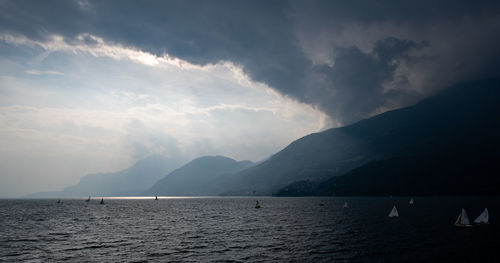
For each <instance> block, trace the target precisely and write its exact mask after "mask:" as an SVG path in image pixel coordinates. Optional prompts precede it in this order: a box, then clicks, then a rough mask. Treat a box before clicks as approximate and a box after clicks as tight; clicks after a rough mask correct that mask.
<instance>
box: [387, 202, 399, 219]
mask: <svg viewBox="0 0 500 263" xmlns="http://www.w3.org/2000/svg"><path fill="white" fill-rule="evenodd" d="M389 217H390V218H395V217H399V213H398V209H396V205H394V206H393V207H392V210H391V212H390V213H389Z"/></svg>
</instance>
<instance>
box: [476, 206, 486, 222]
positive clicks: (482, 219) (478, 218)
mask: <svg viewBox="0 0 500 263" xmlns="http://www.w3.org/2000/svg"><path fill="white" fill-rule="evenodd" d="M489 217H490V216H489V213H488V208H485V209H484V211H483V212H482V213H481V214H480V215H479V216H478V217H477V218H476V220H474V223H476V224H489V223H490V222H489V220H490V219H489Z"/></svg>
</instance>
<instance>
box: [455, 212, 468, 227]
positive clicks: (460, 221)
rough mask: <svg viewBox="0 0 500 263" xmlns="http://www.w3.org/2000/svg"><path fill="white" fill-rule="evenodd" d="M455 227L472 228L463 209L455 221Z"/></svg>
mask: <svg viewBox="0 0 500 263" xmlns="http://www.w3.org/2000/svg"><path fill="white" fill-rule="evenodd" d="M455 226H470V222H469V217H468V216H467V213H466V212H465V209H463V208H462V212H461V213H460V215H458V218H457V221H455Z"/></svg>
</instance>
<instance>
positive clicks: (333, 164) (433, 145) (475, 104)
mask: <svg viewBox="0 0 500 263" xmlns="http://www.w3.org/2000/svg"><path fill="white" fill-rule="evenodd" d="M499 105H500V81H499V80H483V81H477V82H469V83H463V84H460V85H456V86H454V87H451V88H448V89H447V90H445V91H444V92H442V93H440V94H438V95H436V96H433V97H431V98H429V99H426V100H424V101H422V102H420V103H418V104H416V105H414V106H412V107H408V108H403V109H398V110H393V111H389V112H386V113H383V114H380V115H377V116H375V117H372V118H369V119H366V120H362V121H360V122H358V123H355V124H352V125H349V126H346V127H342V128H335V129H330V130H327V131H325V132H322V133H317V134H311V135H308V136H306V137H303V138H301V139H299V140H297V141H295V142H293V143H292V144H290V145H289V146H288V147H287V148H285V149H284V150H283V151H281V152H279V153H277V154H276V155H274V156H273V157H272V158H270V159H269V160H268V161H266V162H264V163H262V164H260V165H258V166H255V167H252V168H251V169H247V170H244V171H242V172H240V173H239V174H238V176H237V177H235V180H233V189H237V190H236V191H235V193H237V192H241V193H245V192H248V191H249V190H251V189H256V190H258V191H261V192H264V193H266V194H270V193H271V192H273V191H276V190H278V189H279V188H281V187H284V186H286V185H287V184H290V183H292V182H294V181H300V180H310V181H311V182H315V181H318V180H320V179H321V178H327V177H332V176H335V175H339V174H344V173H346V172H348V171H350V170H352V169H353V168H357V167H360V166H363V165H365V164H368V163H371V162H375V161H380V160H385V159H391V158H397V157H401V156H421V155H426V154H428V153H429V154H430V153H438V152H439V153H441V154H446V153H448V152H450V151H453V150H452V149H453V147H458V148H460V149H462V148H463V149H474V147H479V146H484V145H485V144H489V143H490V141H491V142H493V143H495V147H497V146H498V144H497V141H498V139H497V137H498V134H499V132H500V129H499V127H500V125H499V119H500V118H499V117H498V116H499V115H498V114H499V113H500V110H499ZM460 145H467V146H466V147H465V146H464V147H465V148H464V147H461V146H460ZM238 187H239V188H238Z"/></svg>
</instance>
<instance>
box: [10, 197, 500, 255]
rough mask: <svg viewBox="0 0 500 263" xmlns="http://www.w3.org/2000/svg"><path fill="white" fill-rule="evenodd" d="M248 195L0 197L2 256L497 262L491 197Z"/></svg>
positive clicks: (497, 202)
mask: <svg viewBox="0 0 500 263" xmlns="http://www.w3.org/2000/svg"><path fill="white" fill-rule="evenodd" d="M256 199H257V198H180V199H169V198H160V200H158V201H154V200H152V199H105V204H103V205H100V204H99V200H92V201H91V202H85V200H79V199H63V200H61V203H57V200H50V199H45V200H0V261H2V262H16V261H25V262H52V261H73V262H220V261H235V262H270V261H276V262H430V261H433V262H436V261H437V262H452V261H453V262H500V255H499V254H498V253H497V251H500V250H499V249H500V241H499V240H500V228H499V226H498V224H500V220H497V219H498V217H500V212H499V211H500V199H499V198H471V197H467V198H465V197H461V198H456V197H454V198H452V197H441V198H418V197H417V198H415V205H413V206H410V205H408V198H392V199H391V198H388V197H387V198H272V197H267V198H266V197H259V198H258V199H259V201H260V203H261V206H262V208H260V209H255V208H254V205H255V200H256ZM344 201H347V202H348V204H349V206H350V207H349V208H348V209H343V208H342V204H343V203H344ZM320 204H324V205H322V206H321V205H320ZM393 204H396V205H397V207H398V210H399V214H400V218H398V219H390V218H388V217H387V214H388V213H389V211H390V210H391V208H392V206H393ZM461 207H464V208H465V209H466V210H467V212H468V213H469V217H470V218H471V220H473V219H474V218H475V217H476V216H477V215H479V213H480V212H481V211H482V209H484V207H488V209H489V211H490V220H491V224H489V225H483V226H474V227H471V228H466V229H463V228H462V229H460V228H455V227H453V222H454V221H455V219H456V217H457V216H458V214H459V212H460V209H461Z"/></svg>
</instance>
